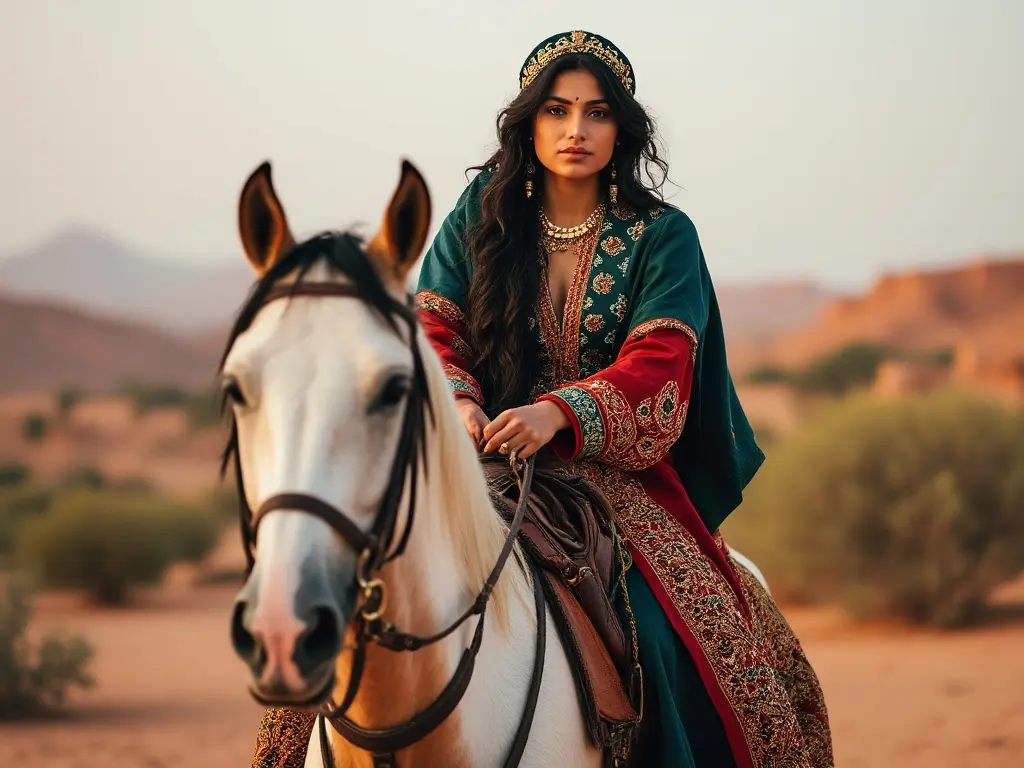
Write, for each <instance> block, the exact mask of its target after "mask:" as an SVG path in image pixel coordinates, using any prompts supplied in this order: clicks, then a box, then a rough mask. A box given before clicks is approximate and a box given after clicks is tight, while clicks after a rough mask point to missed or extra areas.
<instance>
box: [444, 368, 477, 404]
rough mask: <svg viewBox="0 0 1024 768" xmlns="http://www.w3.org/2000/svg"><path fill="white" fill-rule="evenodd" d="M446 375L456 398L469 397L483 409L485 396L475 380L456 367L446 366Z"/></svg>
mask: <svg viewBox="0 0 1024 768" xmlns="http://www.w3.org/2000/svg"><path fill="white" fill-rule="evenodd" d="M444 375H445V376H447V377H448V384H449V385H450V386H451V388H452V394H454V395H455V397H456V398H460V397H468V398H471V399H472V400H473V402H475V403H476V404H477V405H479V406H480V407H481V408H482V407H483V403H484V395H483V392H482V391H481V389H480V385H479V384H478V383H477V380H476V379H475V378H473V377H472V376H470V375H469V374H468V373H466V372H465V371H464V370H462V369H461V368H459V367H458V366H455V365H446V366H445V367H444Z"/></svg>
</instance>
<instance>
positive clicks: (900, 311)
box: [767, 254, 1024, 366]
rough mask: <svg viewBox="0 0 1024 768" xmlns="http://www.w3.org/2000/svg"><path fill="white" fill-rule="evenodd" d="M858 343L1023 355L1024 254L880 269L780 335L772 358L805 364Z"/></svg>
mask: <svg viewBox="0 0 1024 768" xmlns="http://www.w3.org/2000/svg"><path fill="white" fill-rule="evenodd" d="M854 341H870V342H878V343H882V344H888V345H892V346H896V347H900V348H904V349H920V350H928V349H938V348H951V347H955V346H959V345H966V346H970V347H973V348H976V349H979V350H984V352H985V354H986V356H988V357H994V358H1006V357H1014V356H1018V355H1024V254H1022V255H1020V256H1017V257H1007V258H1000V259H993V258H981V259H976V260H974V261H971V262H968V263H965V264H963V265H960V266H957V267H954V268H950V269H941V270H930V271H923V270H921V271H909V272H904V273H901V274H889V275H883V276H882V277H880V278H879V279H878V280H877V281H876V282H875V284H874V285H873V286H872V287H871V289H870V290H869V291H868V292H867V293H865V294H864V295H863V296H851V297H844V298H839V299H835V300H833V301H831V302H829V303H828V304H827V305H826V306H825V308H824V310H823V311H822V312H821V315H820V316H819V317H818V318H817V319H816V320H815V321H814V322H813V323H811V324H809V325H808V326H807V327H805V328H800V329H798V330H795V331H792V332H790V333H786V334H783V335H782V336H780V337H779V338H778V339H776V340H775V342H774V343H773V344H772V345H771V349H770V350H768V352H767V356H768V357H769V358H770V359H771V361H772V362H774V363H777V364H780V365H783V366H793V365H800V364H803V363H805V362H807V361H808V360H810V359H812V358H814V357H817V356H819V355H821V354H823V353H826V352H829V351H832V350H835V349H838V348H840V347H842V346H844V345H846V344H849V343H851V342H854Z"/></svg>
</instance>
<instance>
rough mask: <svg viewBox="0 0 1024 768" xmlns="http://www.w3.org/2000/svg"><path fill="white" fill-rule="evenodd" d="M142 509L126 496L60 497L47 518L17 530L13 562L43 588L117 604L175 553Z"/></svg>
mask: <svg viewBox="0 0 1024 768" xmlns="http://www.w3.org/2000/svg"><path fill="white" fill-rule="evenodd" d="M145 506H146V504H145V502H144V501H143V497H141V496H135V495H129V494H116V495H115V494H109V493H106V494H104V493H98V492H96V491H84V490H83V491H78V492H76V493H71V494H67V495H62V496H60V497H58V498H57V499H56V500H55V501H54V504H53V507H52V508H51V510H50V511H49V513H47V514H45V515H43V516H41V517H37V518H35V519H32V520H29V521H26V522H25V523H24V524H23V525H22V527H21V530H20V531H19V534H18V538H17V547H16V557H17V559H18V562H19V563H20V564H22V565H24V566H25V567H27V568H31V569H33V570H35V571H37V572H38V573H39V575H40V576H41V578H42V580H43V582H44V583H45V585H46V586H49V587H60V588H79V589H82V590H84V591H85V592H86V593H87V594H89V595H90V597H92V599H94V600H95V601H97V602H100V603H107V604H117V603H123V602H124V601H125V600H126V598H127V592H128V587H130V586H132V585H135V584H149V583H154V582H156V581H158V580H159V579H160V577H161V576H162V575H163V573H164V571H165V570H166V569H167V566H168V565H170V563H171V561H172V560H173V559H174V556H175V554H176V553H175V546H174V543H173V542H171V541H169V540H168V539H167V536H166V532H167V531H166V529H167V524H166V522H165V520H164V519H162V517H161V516H160V515H152V514H149V510H147V509H146V508H145Z"/></svg>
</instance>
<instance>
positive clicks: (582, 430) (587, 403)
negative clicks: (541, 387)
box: [538, 386, 605, 459]
mask: <svg viewBox="0 0 1024 768" xmlns="http://www.w3.org/2000/svg"><path fill="white" fill-rule="evenodd" d="M538 400H553V401H554V402H556V403H557V404H558V405H559V406H561V408H562V410H563V411H564V412H565V415H566V416H567V417H568V418H569V421H570V422H571V423H572V429H573V433H574V435H575V444H574V446H573V449H572V451H571V455H570V456H563V457H562V458H567V459H594V458H597V457H598V456H600V455H601V451H603V450H604V438H605V426H604V417H603V416H602V415H601V408H600V406H599V405H598V403H597V400H595V399H594V396H593V395H591V394H590V393H589V392H588V391H587V390H585V389H584V388H583V387H576V386H569V387H562V388H561V389H556V390H555V391H553V392H551V393H549V394H547V395H543V396H542V397H540V398H538ZM555 449H556V451H558V452H559V453H562V452H563V451H559V450H558V449H559V446H558V445H556V446H555ZM563 450H564V447H563Z"/></svg>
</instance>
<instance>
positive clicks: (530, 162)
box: [526, 160, 537, 198]
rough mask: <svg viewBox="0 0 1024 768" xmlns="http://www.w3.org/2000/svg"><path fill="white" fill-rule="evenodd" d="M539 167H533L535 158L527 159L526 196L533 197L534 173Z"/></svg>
mask: <svg viewBox="0 0 1024 768" xmlns="http://www.w3.org/2000/svg"><path fill="white" fill-rule="evenodd" d="M536 170H537V169H536V168H534V167H533V160H527V161H526V197H527V198H531V197H533V174H534V172H535V171H536Z"/></svg>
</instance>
